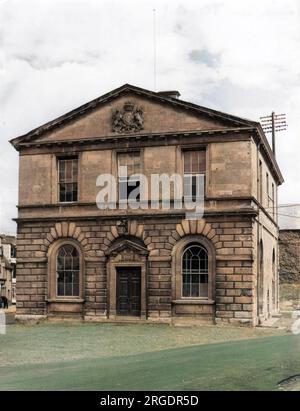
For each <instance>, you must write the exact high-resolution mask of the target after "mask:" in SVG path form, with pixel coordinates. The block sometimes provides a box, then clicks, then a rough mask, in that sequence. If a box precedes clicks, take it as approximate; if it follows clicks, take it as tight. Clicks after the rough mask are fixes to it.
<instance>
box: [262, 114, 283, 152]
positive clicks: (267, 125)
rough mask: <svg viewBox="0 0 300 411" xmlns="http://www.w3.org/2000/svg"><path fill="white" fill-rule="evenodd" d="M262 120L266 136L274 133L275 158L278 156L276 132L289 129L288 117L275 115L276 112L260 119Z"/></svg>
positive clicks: (273, 147)
mask: <svg viewBox="0 0 300 411" xmlns="http://www.w3.org/2000/svg"><path fill="white" fill-rule="evenodd" d="M260 120H261V126H262V128H263V130H264V132H265V133H266V134H267V133H272V149H273V153H274V156H276V132H279V131H284V130H286V129H287V123H286V115H285V114H275V112H274V111H272V114H271V115H270V116H265V117H260Z"/></svg>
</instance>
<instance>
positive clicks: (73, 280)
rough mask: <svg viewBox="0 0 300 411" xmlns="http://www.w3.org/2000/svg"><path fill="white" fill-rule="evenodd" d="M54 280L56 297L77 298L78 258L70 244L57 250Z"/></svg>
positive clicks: (78, 279)
mask: <svg viewBox="0 0 300 411" xmlns="http://www.w3.org/2000/svg"><path fill="white" fill-rule="evenodd" d="M56 279H57V281H56V293H57V296H58V297H79V294H80V286H79V284H80V257H79V252H78V250H77V248H75V247H74V246H73V245H72V244H65V245H63V246H61V247H60V248H59V249H58V252H57V259H56Z"/></svg>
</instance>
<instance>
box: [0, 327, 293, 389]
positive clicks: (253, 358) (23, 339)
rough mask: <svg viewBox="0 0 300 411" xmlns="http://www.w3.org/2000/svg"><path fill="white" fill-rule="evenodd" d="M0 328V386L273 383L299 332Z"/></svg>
mask: <svg viewBox="0 0 300 411" xmlns="http://www.w3.org/2000/svg"><path fill="white" fill-rule="evenodd" d="M7 328H8V333H7V334H6V335H0V389H1V390H33V389H36V390H80V389H81V390H245V389H246V390H252V389H253V390H275V389H277V388H278V387H277V384H278V382H279V381H281V380H283V379H285V378H287V377H289V376H292V375H295V374H299V373H300V336H299V337H298V336H293V335H291V334H283V335H282V334H280V333H279V332H277V331H271V330H264V329H250V328H233V327H215V326H203V327H194V328H193V327H189V328H188V327H186V328H178V327H169V326H165V325H124V326H117V325H110V324H83V325H74V324H73V325H71V324H67V325H62V324H43V325H38V326H21V325H13V326H9V327H7Z"/></svg>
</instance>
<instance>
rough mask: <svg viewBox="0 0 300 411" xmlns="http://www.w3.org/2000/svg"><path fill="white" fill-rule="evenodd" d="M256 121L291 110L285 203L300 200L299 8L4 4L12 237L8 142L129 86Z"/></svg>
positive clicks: (6, 224) (254, 0)
mask: <svg viewBox="0 0 300 411" xmlns="http://www.w3.org/2000/svg"><path fill="white" fill-rule="evenodd" d="M154 8H155V9H156V32H157V35H156V37H157V83H156V91H158V90H167V89H176V90H179V91H180V93H181V98H182V99H184V100H188V101H191V102H193V103H198V104H201V105H204V106H207V107H211V108H214V109H217V110H223V111H226V112H228V113H231V114H235V115H240V116H243V117H247V118H250V119H253V120H258V119H259V117H260V116H263V115H268V114H270V113H271V111H272V110H274V111H276V112H277V113H286V114H287V119H288V124H289V128H288V131H287V132H283V133H281V134H279V135H278V140H277V151H278V162H279V165H280V167H281V169H282V172H283V175H284V177H285V180H286V181H285V183H284V185H283V186H282V187H281V188H280V202H281V203H300V160H299V159H300V114H299V113H300V1H299V0H243V1H237V0H197V1H194V0H165V1H164V0H159V1H155V0H139V1H135V0H26V1H24V0H0V155H1V161H0V196H1V197H0V232H3V231H6V232H7V231H11V232H12V231H14V229H15V224H14V223H12V222H11V218H13V217H15V216H16V208H15V205H16V204H17V190H18V189H17V181H18V159H17V153H16V152H15V151H14V149H13V148H12V147H11V146H10V144H8V142H7V141H8V140H9V139H11V138H13V137H16V136H18V135H21V134H23V133H25V132H27V131H29V130H31V129H32V128H34V127H37V126H39V125H41V124H43V123H45V122H46V121H48V120H52V119H53V118H55V117H57V116H58V115H61V114H63V113H65V112H67V111H69V110H71V109H73V108H75V107H77V106H79V105H80V104H83V103H85V102H87V101H89V100H91V99H93V98H95V97H98V96H100V95H102V94H104V93H106V92H108V91H110V90H111V89H113V88H115V87H118V86H120V85H122V84H124V83H131V84H134V85H137V86H141V87H144V88H146V89H150V90H153V89H154V84H155V83H154V75H153V9H154Z"/></svg>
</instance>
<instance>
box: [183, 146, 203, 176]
mask: <svg viewBox="0 0 300 411" xmlns="http://www.w3.org/2000/svg"><path fill="white" fill-rule="evenodd" d="M205 171H206V151H205V150H195V151H185V152H184V173H185V174H205Z"/></svg>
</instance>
